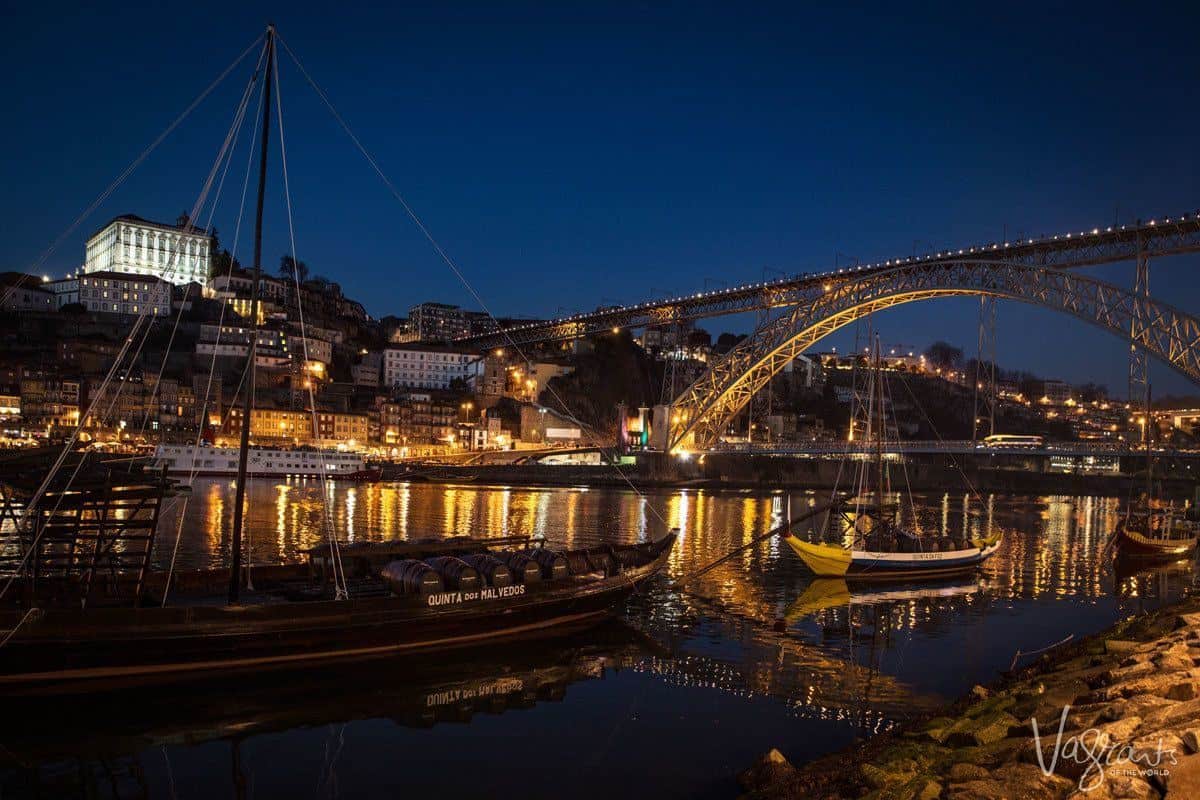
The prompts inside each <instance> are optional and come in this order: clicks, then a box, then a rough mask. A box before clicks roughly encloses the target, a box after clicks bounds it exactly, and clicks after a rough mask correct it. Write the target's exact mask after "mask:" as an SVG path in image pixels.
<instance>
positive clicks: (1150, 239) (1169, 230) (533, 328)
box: [456, 212, 1200, 349]
mask: <svg viewBox="0 0 1200 800" xmlns="http://www.w3.org/2000/svg"><path fill="white" fill-rule="evenodd" d="M1139 251H1141V252H1143V253H1144V254H1146V255H1148V256H1150V257H1151V258H1155V257H1161V256H1168V255H1179V254H1182V253H1192V252H1200V212H1189V213H1187V214H1183V215H1181V216H1177V217H1167V218H1164V219H1153V220H1150V221H1148V222H1143V223H1139V224H1135V225H1114V226H1108V227H1103V228H1092V229H1091V230H1085V231H1079V232H1076V233H1063V234H1058V235H1056V236H1046V237H1042V238H1037V239H1020V240H1016V241H1008V242H989V243H986V244H978V245H975V246H972V247H963V248H959V249H956V250H944V251H941V252H937V253H931V254H928V255H923V256H915V257H904V258H895V259H888V260H885V261H879V262H876V263H873V264H865V265H860V266H854V267H844V268H841V269H834V270H826V271H824V272H818V273H806V274H801V275H796V276H793V277H789V278H781V279H779V280H775V281H769V282H764V283H752V284H745V285H742V286H736V287H731V288H727V289H720V290H716V291H711V292H697V293H696V294H693V295H686V296H680V297H671V298H663V299H659V300H652V301H649V302H645V303H639V304H637V305H632V306H618V307H613V308H606V309H598V310H596V311H594V312H591V313H587V314H576V315H574V316H571V317H564V318H562V319H555V320H550V321H548V322H537V323H530V324H528V325H519V326H516V327H513V328H507V329H505V330H504V331H502V332H499V333H493V334H488V335H486V336H471V337H464V338H461V339H458V340H456V343H458V344H462V345H466V346H472V347H479V348H481V349H487V348H492V347H503V346H505V345H509V344H514V343H515V344H518V345H520V344H530V343H534V342H546V341H556V340H562V339H573V338H578V337H581V336H590V335H593V334H597V333H603V332H605V331H608V330H611V329H613V328H638V327H643V326H646V325H668V324H671V323H673V322H678V321H681V320H690V319H700V318H704V317H715V316H721V315H724V314H740V313H743V312H747V311H759V310H762V309H764V308H778V307H782V306H789V305H794V304H795V302H796V300H797V298H799V297H801V296H803V295H804V293H805V291H806V290H810V289H812V287H813V286H814V285H815V284H821V283H825V282H834V281H840V280H844V279H846V278H848V277H852V276H861V275H864V274H870V273H873V272H883V271H886V270H889V269H895V268H897V267H903V266H911V265H913V264H946V263H953V262H961V261H973V262H978V261H1003V262H1006V263H1014V264H1021V265H1025V266H1031V267H1044V268H1056V269H1068V268H1076V267H1088V266H1095V265H1098V264H1109V263H1113V262H1118V261H1128V260H1131V259H1134V258H1136V257H1137V255H1138V253H1139Z"/></svg>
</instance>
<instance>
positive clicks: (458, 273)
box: [276, 34, 669, 527]
mask: <svg viewBox="0 0 1200 800" xmlns="http://www.w3.org/2000/svg"><path fill="white" fill-rule="evenodd" d="M276 38H277V39H278V41H279V43H280V44H282V45H283V48H284V49H285V50H286V51H287V54H288V55H289V56H290V57H291V59H292V61H293V62H294V63H295V64H296V67H297V68H298V69H299V70H300V73H301V74H302V75H303V76H304V79H305V80H306V81H307V82H308V84H309V86H311V87H312V89H313V91H314V92H316V94H317V96H318V97H319V98H320V99H321V102H323V103H324V104H325V107H326V108H327V109H329V113H330V114H332V115H333V118H334V119H335V120H336V121H337V123H338V125H339V126H341V128H342V130H343V131H344V132H345V133H346V135H347V136H349V137H350V140H351V141H352V142H353V143H354V146H355V147H356V148H358V151H359V153H361V154H362V156H363V158H365V159H366V161H367V163H368V164H369V165H370V166H371V169H373V170H374V171H375V174H376V175H378V176H379V179H380V180H381V181H383V184H384V186H386V187H387V188H388V190H389V191H390V192H391V193H392V196H393V197H394V198H396V201H397V202H399V203H400V206H401V207H402V208H403V209H404V211H405V213H406V214H407V215H408V217H409V219H410V220H412V223H413V224H414V225H415V226H416V227H417V230H419V231H420V232H421V234H422V236H424V237H425V240H426V241H427V242H429V244H430V246H431V247H433V249H434V251H435V252H436V253H437V255H438V256H439V257H440V258H441V260H442V262H443V263H445V265H446V266H447V267H448V268H449V269H450V271H451V272H452V273H453V274H454V276H455V277H456V278H457V279H458V281H459V283H461V284H462V285H463V288H465V289H466V290H467V292H468V293H470V295H471V297H472V298H474V300H475V302H476V303H478V304H479V307H480V309H481V310H482V311H483V312H484V313H485V314H487V315H488V318H489V319H490V320H491V321H492V322H494V323H496V326H497V328H498V329H499V331H500V333H502V334H503V335H504V338H505V339H506V340H507V341H508V346H509V347H511V348H512V349H513V351H514V352H516V353H517V355H519V356H520V357H521V359H522V360H524V361H526V362H529V361H530V359H529V358H528V356H526V355H525V353H524V351H523V350H522V349H521V347H520V346H519V345H518V344H517V343H516V341H515V340H514V339H513V338H512V336H511V335H510V334H509V333H508V332H507V331H506V330H505V329H504V328H503V326H501V325H500V322H499V320H498V319H496V316H495V314H493V313H492V312H491V309H490V308H488V305H487V303H485V302H484V300H483V298H482V297H481V296H480V295H479V293H478V292H477V291H476V290H475V287H474V286H472V284H471V282H470V281H468V280H467V278H466V276H465V275H464V274H463V272H462V270H461V269H459V267H458V265H457V264H456V263H455V261H454V260H453V259H452V258H451V257H450V255H449V253H447V252H446V250H445V249H444V248H443V247H442V245H441V244H440V243H439V242H438V240H437V239H436V238H434V236H433V233H432V232H430V230H429V228H427V227H426V226H425V223H424V222H423V221H422V220H421V218H420V217H419V216H417V213H416V211H414V210H413V208H412V206H410V205H409V203H408V201H407V200H405V198H404V195H402V194H401V193H400V191H399V190H398V189H397V188H396V186H395V184H393V183H392V181H391V180H390V179H389V178H388V176H387V175H386V174H385V173H384V171H383V169H382V168H381V167H380V166H379V162H378V161H376V160H375V157H374V156H372V155H371V153H370V152H369V151H368V150H367V148H366V147H365V146H364V145H363V143H362V141H361V140H360V139H359V138H358V136H357V135H356V134H355V133H354V131H353V130H351V128H350V125H349V124H348V123H347V122H346V120H345V119H344V118H343V117H342V115H341V114H340V113H338V110H337V109H336V108H335V107H334V105H333V103H332V101H330V99H329V96H328V95H326V94H325V91H324V90H323V89H322V88H321V87H320V86H319V85H318V84H317V82H316V81H315V80H313V78H312V76H311V75H310V74H309V73H308V70H306V69H305V68H304V65H303V64H302V63H301V62H300V59H299V58H298V57H297V56H296V54H295V53H294V52H293V51H292V48H291V47H289V46H288V43H287V42H286V41H285V40H284V39H283V37H282V36H278V34H277V37H276ZM546 390H547V391H548V392H550V395H551V396H552V397H553V398H554V400H555V401H556V402H557V403H558V404H559V406H560V407H561V409H562V412H563V414H564V416H565V417H566V418H567V419H569V420H570V421H572V422H574V423H576V424H577V425H579V427H580V430H584V431H588V432H589V434H591V435H593V437H594V440H595V441H596V442H597V443H598V446H603V443H602V441H601V440H600V439H599V437H598V436H595V434H593V433H592V432H591V431H590V426H588V425H587V424H585V423H584V422H583V421H582V420H580V419H578V418H577V417H576V416H575V415H574V414H572V413H571V411H570V408H569V407H568V406H567V404H566V403H565V402H564V401H563V399H562V397H560V396H559V394H558V392H557V391H555V390H554V387H553V386H551V385H550V384H549V383H547V384H546ZM611 466H612V468H613V469H614V470H615V471H616V473H617V475H618V476H620V478H621V479H622V480H623V481H624V482H625V483H626V484H627V485H628V486H629V488H630V489H631V490H633V492H634V493H635V494H636V495H637V496H638V497H644V495H643V494H642V492H641V490H639V489H638V488H637V486H636V485H635V484H634V483H633V481H632V480H630V479H629V477H628V476H627V475H626V474H625V472H624V471H623V470H622V469H621V468H620V467H619V466H618V465H617V464H615V463H614V464H612V465H611ZM650 510H651V512H652V513H653V514H654V516H655V517H657V518H658V520H659V522H661V523H662V525H663V526H664V527H666V526H668V524H669V523H668V522H667V520H666V518H665V517H663V515H662V514H661V513H660V512H659V510H658V509H657V508H655V507H654V506H653V505H651V506H650Z"/></svg>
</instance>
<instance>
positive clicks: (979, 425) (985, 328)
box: [971, 294, 996, 442]
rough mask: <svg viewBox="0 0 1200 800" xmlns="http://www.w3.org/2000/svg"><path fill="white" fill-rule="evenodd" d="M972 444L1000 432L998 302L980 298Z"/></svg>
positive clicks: (987, 296) (985, 295)
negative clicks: (997, 426) (997, 371)
mask: <svg viewBox="0 0 1200 800" xmlns="http://www.w3.org/2000/svg"><path fill="white" fill-rule="evenodd" d="M971 419H972V422H971V441H974V442H977V441H979V439H980V437H981V436H991V435H992V434H993V433H995V432H996V298H995V297H994V296H992V295H988V294H981V295H980V296H979V349H978V350H977V355H976V356H975V413H974V415H973V416H972V418H971Z"/></svg>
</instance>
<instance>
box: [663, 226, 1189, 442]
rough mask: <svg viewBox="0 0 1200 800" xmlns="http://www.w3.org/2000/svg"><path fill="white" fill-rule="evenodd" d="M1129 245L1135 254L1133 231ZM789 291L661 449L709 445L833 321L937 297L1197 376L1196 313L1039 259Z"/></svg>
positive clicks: (698, 395)
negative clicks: (1062, 317) (1113, 339)
mask: <svg viewBox="0 0 1200 800" xmlns="http://www.w3.org/2000/svg"><path fill="white" fill-rule="evenodd" d="M1191 236H1192V237H1194V236H1195V233H1193V234H1192V235H1191ZM1176 246H1179V245H1178V244H1177V245H1176ZM1189 246H1191V245H1189ZM1133 247H1134V250H1133V254H1134V255H1135V256H1136V254H1137V249H1136V248H1137V240H1136V237H1135V238H1134V241H1133ZM1173 252H1181V251H1179V250H1175V251H1173ZM1093 257H1095V258H1099V257H1100V256H1099V254H1096V255H1095V256H1093ZM1112 260H1115V259H1112ZM1092 263H1100V262H1092ZM789 292H791V294H792V301H791V303H790V304H791V305H794V308H793V309H792V310H791V312H790V313H788V314H786V315H784V316H782V317H780V318H779V319H777V320H776V321H774V322H773V323H771V324H770V325H769V326H766V327H765V328H763V329H761V330H760V331H759V332H758V333H757V334H756V335H755V336H753V337H751V338H749V339H746V340H744V341H742V342H741V343H740V344H739V345H738V346H737V347H735V348H734V349H732V350H731V351H730V352H729V353H727V354H726V355H725V356H724V357H722V358H720V359H718V360H715V361H714V362H712V363H711V364H710V366H709V370H708V372H707V373H706V374H705V375H703V376H702V377H701V378H700V379H699V380H698V381H696V383H694V384H692V386H691V387H689V388H688V389H687V390H686V391H685V392H684V393H683V394H682V395H681V396H680V397H679V399H678V401H677V402H676V403H675V405H674V407H673V408H672V414H671V428H670V434H669V437H668V449H669V450H671V451H677V450H692V449H707V448H709V447H711V446H713V445H714V444H715V443H716V442H717V441H718V440H719V438H720V437H721V436H722V435H723V434H724V432H725V431H726V429H727V428H728V426H729V423H730V422H731V420H732V419H733V417H734V416H736V415H737V413H738V412H739V411H740V410H741V409H742V408H743V407H744V406H745V405H746V403H747V402H749V400H750V398H751V397H752V396H753V395H754V393H755V392H757V391H758V390H759V389H761V388H762V387H763V386H765V385H766V384H767V382H769V381H770V380H771V378H772V377H773V376H774V375H776V374H777V373H778V372H779V371H780V370H782V369H783V368H784V366H786V365H787V364H788V363H790V362H791V361H792V360H793V359H795V358H796V357H797V356H798V355H800V354H801V353H803V352H804V351H805V350H807V349H808V348H810V347H812V346H813V345H814V344H815V343H816V342H818V341H820V340H821V339H822V338H824V337H826V336H828V335H829V334H831V333H833V332H834V331H836V330H838V329H839V328H841V327H843V326H845V325H847V324H849V323H851V322H853V321H855V320H856V319H859V318H860V317H863V316H866V315H868V314H873V313H875V312H876V311H881V310H883V309H886V308H890V307H892V306H896V305H901V304H903V303H913V302H919V301H922V300H930V299H934V298H938V297H954V296H967V295H986V296H991V297H998V298H1003V299H1007V300H1017V301H1021V302H1026V303H1032V304H1034V305H1039V306H1043V307H1046V308H1050V309H1053V310H1056V311H1061V312H1064V313H1067V314H1071V315H1072V316H1075V317H1077V318H1079V319H1082V320H1084V321H1085V322H1090V323H1092V324H1094V325H1096V326H1098V327H1101V328H1104V329H1105V330H1108V331H1110V332H1111V333H1113V334H1115V335H1117V336H1119V337H1121V338H1122V339H1125V340H1126V341H1128V342H1130V343H1131V344H1132V345H1135V346H1137V347H1139V348H1140V349H1142V350H1144V351H1145V352H1147V353H1149V354H1150V355H1153V356H1155V357H1157V358H1159V359H1161V360H1162V361H1164V362H1165V363H1167V364H1168V365H1170V366H1171V367H1173V368H1174V369H1175V370H1177V371H1178V372H1180V373H1182V374H1183V375H1185V376H1187V377H1188V378H1190V379H1191V380H1193V381H1197V382H1200V320H1198V319H1197V318H1196V317H1193V316H1191V315H1189V314H1186V313H1184V312H1183V311H1180V310H1179V309H1176V308H1174V307H1172V306H1170V305H1167V304H1165V303H1161V302H1158V301H1155V300H1154V299H1152V298H1151V297H1149V296H1148V295H1147V294H1144V293H1134V292H1130V291H1127V290H1125V289H1122V288H1120V287H1117V286H1114V285H1113V284H1110V283H1107V282H1104V281H1099V280H1095V279H1092V278H1087V277H1084V276H1082V275H1079V274H1077V273H1073V272H1067V271H1064V270H1061V269H1051V268H1046V266H1044V265H1032V264H1029V263H1022V262H1007V261H998V260H992V259H979V258H966V259H957V260H948V261H941V262H937V263H926V262H919V263H914V264H907V265H903V266H898V267H892V268H889V269H882V270H878V269H876V270H871V271H868V272H865V273H858V272H853V271H852V272H850V273H849V274H839V275H836V276H827V277H826V278H825V279H824V280H820V281H808V282H806V283H805V285H804V286H803V287H799V286H797V287H794V288H792V289H790V290H789Z"/></svg>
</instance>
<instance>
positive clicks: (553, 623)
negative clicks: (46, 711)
mask: <svg viewBox="0 0 1200 800" xmlns="http://www.w3.org/2000/svg"><path fill="white" fill-rule="evenodd" d="M675 537H676V532H675V531H671V532H669V533H667V534H666V535H665V536H663V537H662V538H660V539H658V540H657V541H652V542H644V543H641V544H632V545H600V546H597V547H592V548H584V549H576V550H565V551H561V552H559V551H554V550H552V549H549V548H547V547H545V546H533V547H530V546H529V545H530V544H531V541H530V540H528V539H525V538H504V539H476V538H467V537H458V538H452V539H446V540H425V541H419V542H380V543H370V544H362V545H342V546H341V547H340V552H338V553H337V554H336V555H330V553H329V551H328V550H326V549H325V548H318V549H316V550H313V551H309V552H308V553H307V554H306V555H307V559H306V561H305V562H304V563H298V564H289V565H282V566H275V567H257V568H255V570H254V575H253V578H254V583H255V585H256V588H255V590H253V591H247V592H244V597H243V601H242V602H241V603H239V604H237V605H226V604H223V601H224V599H225V598H224V593H223V592H224V589H225V587H226V586H227V585H228V583H229V570H227V569H219V570H203V571H193V572H182V573H176V574H175V575H174V576H173V577H172V578H168V576H166V575H163V574H161V573H151V574H150V575H149V576H148V577H147V579H146V580H145V581H144V582H143V584H142V585H141V587H140V591H139V593H138V594H137V595H135V596H134V597H133V598H130V601H129V602H127V603H125V604H124V605H120V606H115V607H104V604H103V603H101V602H99V601H100V600H102V599H103V598H102V594H101V593H96V592H93V599H94V601H95V602H93V603H92V604H90V605H88V606H84V607H81V606H80V605H79V603H78V602H75V603H70V602H64V603H61V604H49V603H48V601H49V600H50V599H52V598H54V597H63V596H65V595H66V594H67V593H68V591H69V589H70V588H71V587H72V586H76V585H77V584H78V581H77V580H76V579H74V578H73V577H71V576H64V577H63V578H60V579H57V580H55V579H52V577H51V576H47V575H43V576H42V578H41V580H40V582H39V586H38V587H37V591H38V596H39V597H40V598H41V599H39V600H37V601H35V602H28V598H29V597H30V595H29V592H22V593H14V595H13V596H14V597H24V598H26V602H21V603H17V604H14V605H10V606H9V607H8V608H6V609H4V610H0V638H6V644H5V645H4V658H3V659H0V691H2V692H7V693H26V692H39V693H41V692H44V693H51V694H59V693H75V692H81V691H95V690H99V689H108V688H115V687H120V686H125V685H129V684H130V683H142V682H166V681H181V680H188V679H192V678H201V677H205V676H208V675H211V674H212V673H213V672H214V671H219V672H220V673H222V674H232V673H235V672H257V671H263V670H270V669H288V668H292V669H294V668H298V667H311V666H314V665H321V664H330V663H337V662H345V661H352V660H362V659H370V658H378V657H384V656H397V655H406V654H418V653H419V654H427V653H433V652H441V651H446V650H453V649H457V648H463V647H470V646H480V645H487V644H494V643H498V642H502V641H510V640H515V639H527V638H541V637H546V636H551V635H559V634H563V633H568V632H572V631H578V630H581V629H584V628H587V627H590V626H592V625H595V624H597V623H599V622H601V621H602V620H604V619H606V618H607V617H609V616H610V615H611V614H612V613H613V612H614V611H615V609H616V607H617V605H618V604H619V603H620V602H621V601H622V600H624V599H625V598H626V597H628V596H629V595H630V594H631V593H632V592H633V591H634V590H635V589H636V588H637V587H638V586H640V585H641V584H643V583H644V582H645V581H647V580H648V579H650V578H651V577H653V576H654V575H655V574H656V573H657V572H659V570H661V569H662V567H663V565H664V564H665V563H666V559H667V556H668V554H669V552H670V549H671V547H672V545H673V543H674V541H675ZM472 565H474V566H472ZM167 580H170V582H171V591H172V604H171V605H166V606H163V605H148V603H150V602H154V601H156V600H158V602H160V603H161V600H160V599H159V598H161V595H162V593H163V592H164V591H166V589H167ZM339 584H340V585H341V586H342V587H343V591H342V592H339V590H338V588H337V587H338V585H339Z"/></svg>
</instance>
